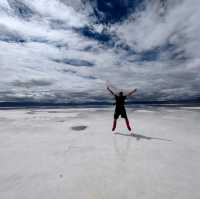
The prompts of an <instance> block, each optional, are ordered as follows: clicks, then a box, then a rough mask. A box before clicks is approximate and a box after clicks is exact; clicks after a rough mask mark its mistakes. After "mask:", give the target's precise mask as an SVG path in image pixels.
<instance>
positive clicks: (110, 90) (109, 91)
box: [107, 86, 115, 95]
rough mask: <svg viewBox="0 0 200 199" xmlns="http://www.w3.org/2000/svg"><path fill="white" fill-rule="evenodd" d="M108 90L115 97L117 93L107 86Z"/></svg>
mask: <svg viewBox="0 0 200 199" xmlns="http://www.w3.org/2000/svg"><path fill="white" fill-rule="evenodd" d="M107 89H108V91H109V92H110V93H111V94H112V95H115V93H114V92H113V91H112V90H111V89H110V88H109V87H108V86H107Z"/></svg>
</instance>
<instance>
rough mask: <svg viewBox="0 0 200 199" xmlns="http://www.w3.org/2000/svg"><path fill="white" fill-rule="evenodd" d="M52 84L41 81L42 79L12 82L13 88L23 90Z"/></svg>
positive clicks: (47, 81)
mask: <svg viewBox="0 0 200 199" xmlns="http://www.w3.org/2000/svg"><path fill="white" fill-rule="evenodd" d="M52 84H53V83H52V82H51V81H49V80H42V79H40V80H39V79H31V80H28V81H20V80H16V81H14V82H12V85H13V86H16V87H24V88H31V87H41V86H42V87H43V86H45V87H46V86H50V85H52Z"/></svg>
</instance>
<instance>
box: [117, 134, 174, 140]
mask: <svg viewBox="0 0 200 199" xmlns="http://www.w3.org/2000/svg"><path fill="white" fill-rule="evenodd" d="M115 135H122V136H129V137H133V138H136V140H141V139H143V140H162V141H166V142H171V141H172V140H169V139H165V138H159V137H150V136H145V135H141V134H136V133H134V134H126V133H120V132H116V133H115Z"/></svg>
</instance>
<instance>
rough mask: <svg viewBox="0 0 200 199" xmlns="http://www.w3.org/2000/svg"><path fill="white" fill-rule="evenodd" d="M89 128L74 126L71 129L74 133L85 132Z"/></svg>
mask: <svg viewBox="0 0 200 199" xmlns="http://www.w3.org/2000/svg"><path fill="white" fill-rule="evenodd" d="M87 127H88V126H83V125H82V126H72V127H71V129H72V130H74V131H84V130H85V129H86V128H87Z"/></svg>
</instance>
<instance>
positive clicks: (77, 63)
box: [53, 58, 95, 67]
mask: <svg viewBox="0 0 200 199" xmlns="http://www.w3.org/2000/svg"><path fill="white" fill-rule="evenodd" d="M53 61H55V62H57V63H64V64H69V65H72V66H80V67H81V66H86V67H92V66H94V65H95V64H94V63H93V62H90V61H87V60H81V59H67V58H65V59H62V60H59V59H55V60H53Z"/></svg>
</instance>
